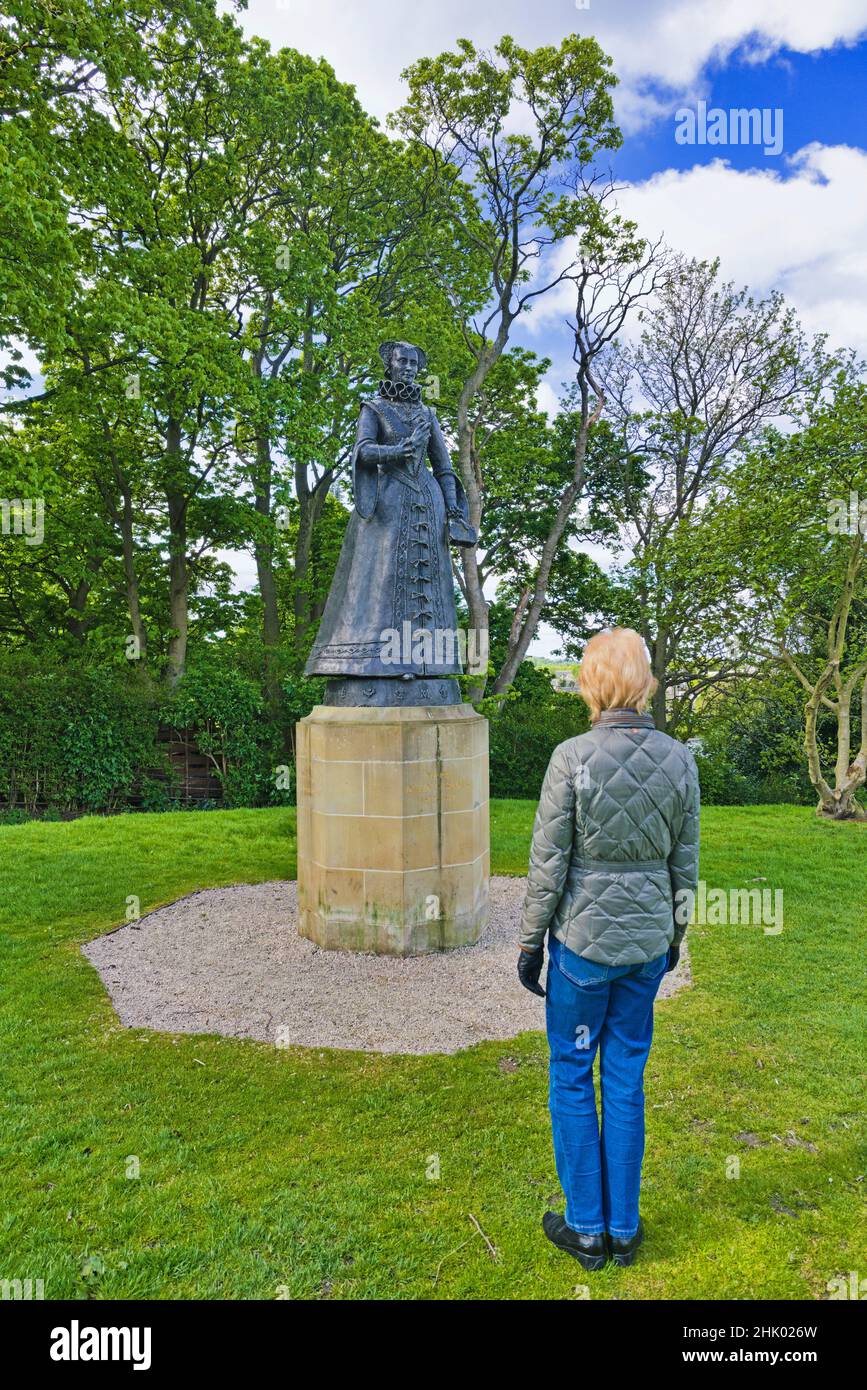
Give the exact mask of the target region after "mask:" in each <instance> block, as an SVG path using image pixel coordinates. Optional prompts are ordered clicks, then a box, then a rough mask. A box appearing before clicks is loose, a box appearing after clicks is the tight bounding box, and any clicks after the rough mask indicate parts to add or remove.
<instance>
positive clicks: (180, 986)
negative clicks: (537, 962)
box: [84, 878, 689, 1054]
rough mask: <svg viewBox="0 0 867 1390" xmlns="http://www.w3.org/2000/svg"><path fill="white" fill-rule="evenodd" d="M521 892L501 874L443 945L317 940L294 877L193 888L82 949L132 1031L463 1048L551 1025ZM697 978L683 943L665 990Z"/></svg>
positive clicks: (367, 1046) (293, 1042) (375, 1048)
mask: <svg viewBox="0 0 867 1390" xmlns="http://www.w3.org/2000/svg"><path fill="white" fill-rule="evenodd" d="M524 888H525V881H524V880H523V879H519V878H492V879H491V915H490V922H489V925H488V927H487V929H486V931H485V932H484V934H483V936H482V938H481V940H480V941H479V942H477V944H476V945H475V946H463V947H461V948H460V949H459V950H455V951H447V952H444V953H442V954H437V955H428V956H414V957H409V958H407V959H398V958H396V957H393V956H374V955H359V954H355V953H349V952H346V953H344V952H342V951H321V950H319V948H318V947H316V946H314V945H313V944H312V942H310V941H307V940H305V939H304V938H303V937H300V936H298V935H297V933H296V930H295V920H296V885H295V884H294V883H260V884H255V885H245V886H241V887H235V888H212V889H208V890H207V891H204V892H201V893H193V894H192V895H191V896H190V897H188V898H181V899H180V900H179V901H178V902H176V903H172V904H171V905H170V906H169V907H163V908H160V909H159V910H158V911H157V912H152V913H151V914H150V915H149V916H147V917H143V918H142V919H141V921H139V922H132V923H129V924H127V925H124V926H122V927H119V928H118V929H117V930H116V931H113V932H111V933H109V934H108V935H106V936H100V937H98V938H97V939H96V940H95V941H92V942H90V943H89V944H88V945H87V946H86V947H85V948H84V954H85V955H86V956H87V958H88V960H89V961H91V963H92V964H93V965H94V966H95V967H96V969H97V970H98V971H99V973H100V975H101V977H102V979H103V982H104V984H105V986H106V988H107V989H108V992H109V994H110V996H111V1000H112V1003H113V1004H114V1007H115V1009H116V1010H117V1013H118V1017H119V1018H120V1021H121V1023H124V1024H126V1025H127V1026H128V1027H130V1028H153V1029H156V1030H158V1031H160V1032H167V1033H223V1034H225V1035H226V1036H227V1037H230V1038H255V1039H257V1040H258V1041H260V1042H272V1043H275V1044H277V1045H280V1046H284V1047H291V1046H300V1047H338V1048H349V1049H352V1050H359V1051H365V1052H404V1053H414V1054H420V1053H426V1052H458V1051H459V1050H460V1049H461V1048H464V1047H471V1046H472V1044H473V1043H478V1042H481V1041H482V1040H483V1039H486V1038H512V1037H514V1036H515V1035H516V1034H517V1033H522V1032H526V1031H527V1030H543V1029H544V1027H545V1008H544V1002H543V1000H541V999H539V998H536V997H535V996H534V995H531V994H529V993H528V992H527V991H526V990H525V989H522V987H521V986H520V985H519V983H518V980H517V977H516V974H515V961H516V958H517V949H516V946H515V935H516V930H517V923H518V917H519V914H520V909H521V904H522V902H523V899H524ZM543 982H544V976H543ZM688 983H689V963H688V960H687V959H686V953H684V957H683V958H682V960H681V963H680V965H679V966H678V968H677V970H676V971H675V972H674V973H673V974H672V975H666V976H665V978H664V980H663V983H662V988H661V990H660V997H665V996H666V995H670V994H673V993H674V992H675V991H676V990H677V989H679V988H681V987H682V986H683V985H685V984H688Z"/></svg>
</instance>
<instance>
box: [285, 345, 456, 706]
mask: <svg viewBox="0 0 867 1390" xmlns="http://www.w3.org/2000/svg"><path fill="white" fill-rule="evenodd" d="M379 354H380V357H381V358H382V361H383V365H384V367H385V377H384V379H383V380H382V381H381V382H380V384H379V389H378V390H377V393H376V395H374V396H371V397H369V398H367V399H366V400H364V401H363V402H362V406H361V414H360V416H359V420H358V431H357V435H356V442H355V448H354V450H353V454H352V492H353V499H354V507H353V511H352V515H351V517H350V519H349V524H348V526H347V529H346V535H345V537H344V540H343V548H342V550H341V552H340V559H339V560H338V562H337V569H336V571H335V574H334V579H333V582H332V585H331V591H330V593H329V595H328V602H327V603H326V605H325V612H324V614H323V616H322V622H321V624H320V627H319V632H318V634H317V637H316V641H315V643H314V644H313V650H312V652H311V654H310V657H309V659H308V661H307V665H306V667H305V670H306V672H307V674H308V675H316V676H328V677H329V678H330V679H329V681H328V685H327V688H326V700H325V702H326V704H339V705H371V706H377V705H445V704H456V703H458V702H459V701H460V698H461V697H460V691H459V689H458V685H457V681H455V680H454V679H450V677H454V676H457V675H459V674H460V672H461V670H462V664H461V657H460V645H459V642H458V633H457V617H456V614H455V600H454V586H453V580H452V566H451V556H450V552H449V545H450V544H451V545H459V546H460V545H467V546H469V545H475V543H476V533H475V531H474V530H473V528H472V527H471V526H470V524H469V510H468V507H467V499H466V495H465V493H464V489H463V486H462V484H461V481H460V479H459V477H458V476H457V474H456V473H455V471H454V469H453V467H452V463H451V459H450V458H449V453H448V449H447V448H446V442H445V439H444V438H443V433H442V429H441V428H440V424H439V421H438V420H437V418H436V415H435V414H434V412H433V410H432V409H431V408H430V406H428V405H425V404H423V402H422V397H421V388H420V387H419V385H418V383H417V382H416V377H417V375H418V373H419V371H420V370H421V371H423V370H424V369H425V368H426V367H427V357H426V355H425V353H424V352H423V351H422V349H421V348H419V347H415V346H414V345H413V344H412V343H404V342H387V343H383V344H382V346H381V347H380V349H379ZM428 459H430V462H431V468H432V471H431V470H430V469H428V467H427V460H428Z"/></svg>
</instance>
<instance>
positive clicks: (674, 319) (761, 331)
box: [608, 259, 832, 729]
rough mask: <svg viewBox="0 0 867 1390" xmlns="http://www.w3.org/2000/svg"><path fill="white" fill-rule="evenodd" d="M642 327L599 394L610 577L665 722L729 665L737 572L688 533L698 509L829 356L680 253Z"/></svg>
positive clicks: (715, 270)
mask: <svg viewBox="0 0 867 1390" xmlns="http://www.w3.org/2000/svg"><path fill="white" fill-rule="evenodd" d="M643 324H644V326H643V331H642V334H641V338H640V341H639V342H638V343H637V344H635V345H628V344H625V345H622V346H620V347H619V348H618V349H617V350H616V354H615V361H614V363H613V364H612V366H611V369H610V370H609V372H608V398H609V401H610V407H611V419H612V423H613V424H614V425H615V426H616V428H617V430H618V432H619V434H620V438H621V451H620V458H621V460H622V468H623V485H622V510H621V519H622V521H623V524H624V530H625V535H624V539H625V541H626V543H627V544H628V545H629V547H630V548H631V557H630V559H629V561H628V563H627V564H626V565H625V566H623V567H622V569H621V571H620V574H619V581H620V583H621V584H622V585H623V588H624V595H625V602H624V604H623V611H622V615H621V616H622V618H623V619H624V620H628V621H630V622H631V623H632V625H633V626H635V627H637V628H638V630H639V631H640V632H641V634H642V636H643V637H644V639H645V641H646V642H647V645H648V648H649V650H650V654H651V662H652V667H653V674H654V675H655V677H656V679H657V681H658V688H657V691H656V694H655V696H654V698H653V713H654V717H655V720H656V724H657V727H658V728H661V729H666V728H670V727H674V723H673V720H674V718H677V719H681V718H682V717H683V715H684V713H685V711H686V710H688V708H689V707H690V705H691V704H692V702H693V701H694V699H695V698H696V697H697V696H699V695H701V694H702V693H703V692H704V691H705V690H707V689H709V688H711V687H713V686H715V685H719V684H724V683H725V681H726V680H727V679H728V678H730V676H731V675H732V674H733V673H734V672H735V671H736V670H737V669H738V660H737V657H736V654H734V655H733V654H732V653H731V651H730V650H729V644H728V643H727V642H726V638H725V629H726V628H727V627H728V626H730V624H731V622H732V614H733V609H734V607H735V606H736V596H737V592H738V588H739V584H738V576H737V573H736V571H735V570H733V569H732V568H731V566H730V565H728V566H724V565H722V563H721V560H720V557H718V556H716V555H715V554H714V552H713V550H712V548H711V547H710V545H709V544H708V543H707V542H706V540H705V538H704V537H703V535H702V529H701V528H702V527H703V526H704V525H705V524H707V522H708V519H709V517H710V513H708V514H707V516H706V515H705V508H706V507H707V505H708V503H709V502H710V501H711V500H712V499H713V497H714V496H716V495H722V494H724V492H725V488H726V483H727V478H728V476H729V474H730V472H731V470H732V469H733V467H734V466H735V464H736V463H737V462H738V461H739V459H740V458H742V456H743V453H744V451H745V450H746V449H747V448H748V447H749V445H750V444H751V443H753V442H754V441H755V440H756V439H757V438H758V437H759V435H760V434H761V432H762V430H763V428H764V427H765V426H766V425H767V424H769V423H770V422H771V421H774V420H778V419H781V418H786V417H788V418H792V419H794V418H796V417H797V416H798V413H799V412H800V411H802V410H803V409H804V408H805V407H806V405H807V404H808V403H809V402H810V400H812V399H815V397H816V395H817V394H818V392H819V391H820V389H821V386H822V383H823V382H824V381H825V380H827V378H828V375H829V372H830V370H831V365H832V364H831V362H830V361H829V360H828V359H826V358H825V357H824V354H823V350H822V340H821V339H817V340H815V341H814V342H813V343H812V344H808V342H807V341H806V339H805V336H804V334H803V332H802V331H801V328H800V326H799V325H798V322H797V320H796V317H795V315H794V313H793V311H792V310H791V309H790V308H787V307H786V305H785V303H784V301H783V299H782V297H781V296H780V295H779V294H776V293H775V294H772V295H770V296H769V297H768V298H767V299H764V300H759V301H756V300H754V299H753V298H752V297H751V296H750V295H749V294H748V292H747V291H746V290H745V289H742V290H735V289H734V287H733V286H732V285H731V284H720V282H719V265H718V263H717V262H713V263H708V262H700V261H694V260H693V261H687V260H684V259H680V260H679V261H678V262H677V263H676V264H675V265H674V266H673V268H672V272H671V274H669V275H668V276H667V277H666V278H665V280H664V281H663V283H662V285H661V287H660V291H659V294H658V298H657V299H656V301H655V302H654V304H653V306H652V307H651V308H650V309H648V310H647V311H646V312H645V314H644V315H643ZM636 461H637V462H638V463H639V464H640V465H641V469H642V471H643V476H644V479H645V481H644V484H643V485H641V486H636V485H635V471H634V470H635V464H636ZM702 633H704V635H703V636H702V635H701V634H702ZM673 694H674V695H675V697H676V699H677V702H678V704H677V708H675V709H672V695H673Z"/></svg>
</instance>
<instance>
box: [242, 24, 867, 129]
mask: <svg viewBox="0 0 867 1390" xmlns="http://www.w3.org/2000/svg"><path fill="white" fill-rule="evenodd" d="M240 22H241V23H242V24H243V26H244V28H245V30H246V31H247V32H248V33H250V34H259V35H261V36H262V37H263V38H266V39H269V40H270V42H271V43H272V44H273V45H274V46H275V47H281V46H289V47H291V48H297V49H300V50H301V51H302V52H305V53H310V54H312V55H313V56H315V57H318V56H320V55H321V56H324V57H325V58H327V59H328V61H329V62H330V63H331V64H332V65H333V67H334V68H335V70H336V72H337V75H338V76H339V77H340V78H341V79H342V80H343V81H346V82H352V83H355V85H356V86H357V88H358V92H359V96H360V98H361V100H362V101H363V102H364V103H365V105H366V106H367V107H368V109H369V110H371V111H372V112H373V113H374V114H375V115H377V116H379V117H380V118H382V117H384V116H385V115H386V114H387V113H388V112H389V111H391V110H394V108H395V107H396V106H397V105H399V103H400V101H401V100H402V99H403V96H404V87H403V84H402V83H401V80H400V72H401V70H402V69H403V68H404V67H406V66H407V64H409V63H411V62H413V61H414V59H416V58H419V57H421V56H423V55H425V56H433V55H435V54H437V53H440V52H442V51H443V50H444V49H451V48H453V47H454V43H455V40H456V39H457V38H458V37H464V38H469V39H472V40H473V42H475V43H476V44H478V45H480V46H482V47H486V46H490V45H491V44H493V43H495V42H496V41H497V39H499V38H501V37H502V35H503V34H512V35H513V37H514V38H515V39H516V40H517V41H518V42H519V43H522V44H524V45H525V46H527V47H536V46H538V45H541V44H546V43H548V44H556V43H559V41H560V40H561V39H562V38H563V37H564V36H565V35H566V34H568V33H571V32H577V33H580V34H592V35H595V37H596V38H597V39H598V40H599V42H600V44H601V45H602V47H603V49H604V50H605V51H606V52H607V53H609V54H610V55H611V57H612V58H613V59H614V67H615V71H616V72H617V74H618V76H619V77H620V80H621V85H620V87H619V88H618V90H617V95H616V100H617V109H618V117H619V119H620V121H621V122H622V125H623V128H624V130H626V131H632V130H635V129H638V128H640V127H641V126H642V125H644V124H646V123H647V122H649V121H652V120H654V119H656V118H657V117H658V116H660V115H661V114H663V113H665V112H666V111H668V110H670V109H671V104H672V103H673V102H674V101H675V100H677V98H683V97H684V96H687V95H694V94H695V93H696V92H698V94H700V87H701V82H700V79H701V73H702V70H703V68H704V67H705V65H706V64H707V63H708V62H709V61H710V60H711V59H718V60H724V59H725V58H726V57H727V56H729V55H730V54H731V53H732V52H733V51H734V50H735V49H740V50H741V51H743V52H745V55H746V56H748V57H751V58H752V59H753V60H755V61H763V62H764V61H767V60H768V59H769V58H770V57H772V56H774V55H775V54H776V53H778V52H779V51H780V50H781V49H783V48H789V49H792V50H793V51H794V52H797V53H816V52H820V51H822V50H823V49H828V48H831V47H833V46H834V45H836V44H840V43H843V44H849V43H853V42H855V41H856V40H857V39H858V38H859V37H860V36H862V35H864V34H865V33H867V0H822V3H821V4H817V3H816V0H762V4H761V5H760V6H759V5H757V4H756V3H755V0H591V5H590V8H588V9H578V8H577V7H576V6H575V4H574V3H573V0H535V3H534V4H532V5H527V4H526V3H525V0H472V4H467V3H466V0H437V3H436V4H420V5H419V4H416V5H409V6H405V7H403V8H402V9H399V10H398V9H395V7H394V5H393V4H392V2H391V0H249V5H248V8H247V11H246V12H242V14H241V16H240ZM648 84H658V85H659V86H661V87H662V88H664V89H666V90H665V91H664V92H660V91H654V90H653V87H652V86H649V85H648Z"/></svg>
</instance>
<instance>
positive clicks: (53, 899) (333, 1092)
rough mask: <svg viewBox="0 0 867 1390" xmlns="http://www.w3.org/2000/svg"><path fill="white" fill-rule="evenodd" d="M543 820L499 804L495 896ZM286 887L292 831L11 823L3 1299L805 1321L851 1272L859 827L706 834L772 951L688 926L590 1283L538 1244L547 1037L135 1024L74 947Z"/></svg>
mask: <svg viewBox="0 0 867 1390" xmlns="http://www.w3.org/2000/svg"><path fill="white" fill-rule="evenodd" d="M533 810H534V806H533V804H532V803H530V802H499V803H495V804H494V806H493V807H492V813H493V814H492V825H491V838H492V846H493V872H495V873H500V874H503V873H507V874H509V873H511V874H521V873H523V872H524V871H525V869H526V860H527V847H528V840H529V833H530V827H531V822H532V815H533ZM294 873H295V864H294V819H293V814H292V813H291V812H289V811H286V810H273V811H272V810H264V811H225V812H210V813H187V814H166V815H139V816H121V817H116V818H113V819H98V818H87V819H83V820H79V821H75V822H72V823H68V824H42V823H33V824H29V825H24V826H14V827H5V828H2V829H0V913H2V937H0V952H2V954H0V986H2V1005H0V1029H2V1032H0V1042H2V1049H3V1072H2V1075H3V1089H4V1103H3V1109H2V1122H0V1124H2V1129H0V1199H2V1200H0V1279H28V1278H31V1279H34V1280H36V1279H42V1280H43V1281H44V1290H45V1297H46V1298H48V1299H51V1298H68V1297H80V1296H83V1295H86V1296H91V1297H94V1298H123V1299H136V1298H163V1299H180V1298H183V1299H189V1298H193V1299H197V1298H225V1299H247V1298H264V1299H273V1298H279V1297H291V1298H328V1297H330V1298H372V1297H373V1298H389V1299H391V1298H399V1299H411V1298H429V1297H433V1298H444V1299H476V1298H490V1297H497V1298H547V1297H553V1298H571V1297H575V1296H576V1287H579V1288H580V1285H581V1284H586V1285H587V1286H588V1287H589V1288H590V1290H591V1296H592V1297H593V1298H617V1299H664V1298H690V1299H704V1298H723V1299H732V1298H750V1299H752V1298H758V1299H763V1298H783V1299H816V1298H823V1297H827V1292H826V1286H827V1283H828V1281H829V1280H830V1279H831V1278H833V1277H834V1276H835V1275H838V1274H844V1275H846V1276H847V1277H848V1274H849V1272H850V1271H853V1270H854V1271H860V1275H861V1277H862V1278H863V1277H865V1276H867V1251H865V1242H864V1225H863V1222H862V1218H861V1213H862V1212H863V1205H862V1200H863V1194H864V1186H865V1184H864V1182H863V1181H862V1174H863V1172H864V1163H863V1148H862V1147H860V1145H859V1139H863V1130H862V1131H861V1133H860V1134H859V1122H860V1121H862V1120H863V1090H864V1050H863V1039H864V997H865V967H867V960H865V949H864V948H865V919H867V905H865V883H867V829H865V827H860V826H853V825H822V824H819V823H817V822H816V820H815V819H814V817H813V815H812V813H811V812H810V811H807V810H804V809H800V808H796V807H745V808H740V807H739V808H710V809H708V810H706V811H705V813H704V816H703V850H702V876H703V878H704V879H705V880H706V881H707V883H708V884H709V885H711V886H714V887H724V888H728V887H740V886H746V885H747V884H748V882H749V880H751V879H755V878H759V877H761V878H764V879H765V880H766V881H767V882H766V884H764V885H761V886H769V887H772V888H782V889H783V890H784V894H785V899H784V901H785V929H784V931H783V932H782V934H781V935H779V936H769V935H765V934H764V933H763V931H762V930H761V928H760V927H755V926H753V927H748V926H730V927H694V928H691V930H690V936H689V941H690V947H691V953H692V964H693V972H694V975H695V986H694V988H693V989H692V990H689V991H686V992H683V993H681V994H680V995H679V996H677V997H676V998H674V999H672V1000H669V1001H666V1002H663V1003H661V1004H660V1005H659V1006H658V1009H657V1022H656V1039H655V1042H654V1047H653V1050H652V1052H651V1056H650V1062H649V1065H648V1073H647V1105H648V1152H647V1158H646V1160H645V1180H644V1187H643V1195H642V1208H643V1212H644V1216H645V1220H646V1224H647V1229H648V1239H647V1243H646V1246H645V1248H644V1249H643V1251H642V1253H641V1256H640V1257H639V1261H638V1263H637V1264H636V1265H635V1266H634V1267H633V1268H632V1269H628V1270H615V1269H613V1268H611V1267H609V1268H608V1269H606V1270H605V1271H604V1272H603V1273H601V1274H599V1275H585V1274H584V1273H583V1271H582V1270H581V1269H580V1267H579V1266H578V1265H577V1264H575V1263H574V1262H573V1261H571V1260H570V1259H568V1258H567V1257H566V1256H563V1255H560V1254H559V1253H558V1252H556V1251H555V1250H553V1249H552V1248H551V1247H550V1246H549V1245H548V1243H547V1242H546V1241H545V1239H544V1238H543V1236H542V1234H541V1230H540V1224H539V1223H540V1219H541V1216H542V1213H543V1211H544V1210H545V1209H546V1207H547V1206H548V1205H550V1204H551V1203H557V1202H558V1201H559V1193H558V1187H557V1181H556V1176H555V1172H554V1163H553V1156H552V1152H551V1141H550V1133H549V1127H548V1114H547V1108H546V1107H547V1095H546V1088H547V1054H546V1047H545V1040H544V1037H543V1035H542V1034H541V1033H528V1034H524V1035H523V1036H521V1037H520V1038H518V1039H516V1040H514V1041H510V1042H504V1043H503V1042H498V1043H486V1044H483V1045H481V1046H478V1047H475V1048H473V1049H471V1050H469V1051H466V1052H463V1053H459V1054H457V1055H455V1056H449V1057H445V1056H441V1057H382V1056H376V1055H371V1054H360V1053H340V1052H322V1051H318V1050H312V1051H305V1050H300V1049H296V1050H288V1051H287V1050H281V1049H276V1048H273V1047H270V1046H267V1045H265V1044H260V1043H252V1042H236V1041H231V1040H228V1039H225V1038H217V1037H205V1036H195V1037H191V1036H188V1035H184V1036H177V1037H174V1036H169V1035H161V1034H154V1033H146V1032H135V1031H132V1032H131V1031H127V1030H126V1029H124V1028H122V1027H120V1025H119V1024H118V1022H117V1020H116V1018H115V1016H114V1014H113V1012H112V1009H111V1006H110V1004H109V1002H108V998H107V995H106V993H105V991H104V989H103V986H102V984H101V982H100V980H99V977H98V976H97V975H96V973H95V971H94V970H93V969H92V968H91V966H90V965H89V964H88V962H87V961H86V960H85V959H84V958H83V956H82V955H81V953H80V950H79V947H80V946H81V944H82V943H83V942H85V941H88V940H90V939H91V938H93V937H94V936H96V935H98V934H99V933H101V932H104V931H106V930H108V929H109V928H111V927H113V926H116V925H117V924H118V923H119V922H121V921H123V919H124V916H125V911H126V900H127V898H128V897H131V896H135V897H136V898H138V899H139V901H140V904H141V911H142V913H144V912H146V911H148V910H149V909H151V908H153V907H156V906H158V905H160V904H163V903H167V902H170V901H172V900H173V899H175V898H178V897H180V896H181V895H183V894H184V893H188V892H190V891H192V890H194V889H197V888H201V887H206V886H215V885H223V884H229V883H236V882H256V881H261V880H264V879H271V878H288V877H293V876H294ZM542 1021H543V1018H542V1011H541V1009H540V1027H541V1026H542ZM432 1155H437V1156H438V1163H439V1173H440V1176H439V1179H438V1180H434V1179H432V1178H431V1177H429V1176H428V1174H429V1172H430V1171H431V1170H432V1168H433V1164H432V1162H431V1156H432ZM131 1160H137V1163H138V1171H139V1177H138V1178H134V1177H128V1176H127V1173H128V1172H133V1171H135V1163H134V1162H131ZM735 1160H737V1161H738V1162H739V1176H738V1177H734V1176H732V1174H733V1172H734V1171H735V1170H736V1167H737V1165H736V1163H735ZM470 1214H472V1216H473V1217H475V1219H476V1221H477V1222H478V1223H479V1225H480V1226H481V1227H482V1229H483V1230H484V1231H485V1233H486V1234H487V1235H488V1237H489V1238H490V1240H491V1242H492V1243H493V1245H494V1247H495V1248H496V1252H497V1258H496V1259H494V1258H493V1257H492V1255H491V1253H490V1251H489V1249H488V1247H487V1245H486V1243H485V1241H484V1240H483V1238H482V1237H481V1236H480V1235H479V1234H478V1232H477V1230H476V1227H475V1226H474V1224H473V1222H472V1221H471V1219H470ZM578 1296H580V1293H579V1295H578Z"/></svg>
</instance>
